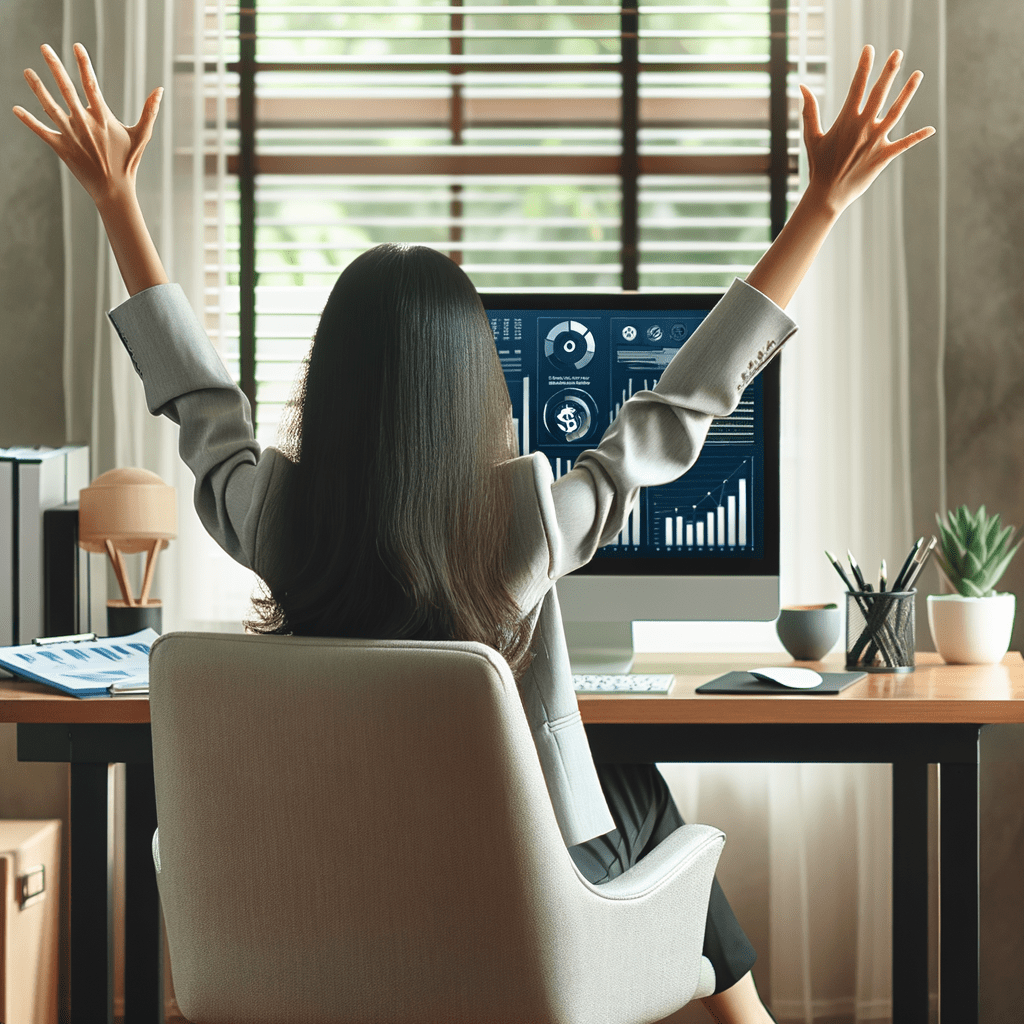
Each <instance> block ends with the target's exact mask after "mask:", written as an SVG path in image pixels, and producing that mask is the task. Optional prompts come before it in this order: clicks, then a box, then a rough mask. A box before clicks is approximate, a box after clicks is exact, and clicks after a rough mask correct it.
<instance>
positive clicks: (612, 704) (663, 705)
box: [580, 654, 1024, 1024]
mask: <svg viewBox="0 0 1024 1024" xmlns="http://www.w3.org/2000/svg"><path fill="white" fill-rule="evenodd" d="M917 661H918V665H917V669H916V671H914V672H913V673H909V674H906V675H881V674H879V675H869V676H868V677H867V678H866V679H864V680H862V681H860V682H858V683H855V684H854V685H853V686H851V687H849V688H848V689H846V690H844V691H843V692H842V693H840V694H837V695H835V696H812V695H810V694H798V693H795V692H794V693H783V694H780V695H778V696H775V695H765V696H750V697H743V696H724V695H723V696H717V695H716V696H711V695H704V694H698V693H695V692H694V691H695V690H696V688H697V687H698V686H700V685H701V684H702V683H705V682H707V681H708V680H709V679H713V678H714V677H715V676H718V675H721V674H722V673H724V672H728V671H731V670H733V669H743V668H750V667H752V666H754V665H757V664H764V665H767V664H782V663H783V658H781V657H778V656H776V657H767V656H758V655H738V656H733V655H728V656H726V655H691V656H685V657H673V656H664V655H661V656H659V655H642V656H639V657H638V658H637V661H636V664H635V666H634V670H635V671H637V672H672V673H674V674H675V676H676V681H675V684H674V685H673V688H672V690H671V691H670V692H669V693H668V695H667V696H661V695H650V694H637V695H630V696H625V695H623V696H618V695H610V694H600V695H588V696H585V697H584V696H581V698H580V709H581V712H582V715H583V721H584V722H585V723H586V724H587V735H588V736H589V738H590V744H591V748H592V750H593V752H594V758H595V760H597V761H618V762H623V763H628V762H633V761H640V762H656V761H661V762H670V761H690V762H705V761H706V762H732V761H737V762H739V761H745V762H773V761H774V762H786V761H788V762H805V763H829V762H831V763H854V764H856V763H883V764H891V765H892V766H893V776H892V782H893V809H892V815H893V966H894V970H893V1020H894V1021H896V1022H898V1024H917V1022H920V1024H927V1021H928V765H929V764H938V765H939V778H940V819H941V829H940V832H939V844H940V854H939V856H940V865H941V866H940V893H941V896H940V914H941V919H942V934H941V939H940V954H939V986H940V991H941V1006H942V1014H943V1019H944V1020H953V1021H956V1022H957V1024H977V1021H978V1003H979V982H980V959H979V951H980V927H979V926H980V910H979V904H980V857H979V845H980V839H981V836H980V822H979V806H980V792H979V783H980V775H979V769H980V766H981V765H982V763H983V761H987V760H1006V759H1010V760H1017V761H1019V760H1022V759H1024V660H1022V659H1021V656H1020V654H1009V655H1007V657H1006V658H1005V659H1004V660H1003V662H1002V664H999V665H981V666H968V665H963V666H954V665H944V664H943V663H942V662H941V660H940V659H939V657H938V655H936V654H919V655H918V656H917ZM811 667H817V668H821V669H823V670H829V669H831V670H833V671H834V670H839V669H841V668H842V659H841V657H840V658H831V659H829V660H828V661H827V662H825V663H821V664H814V665H812V666H811Z"/></svg>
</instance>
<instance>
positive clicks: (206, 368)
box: [107, 284, 237, 414]
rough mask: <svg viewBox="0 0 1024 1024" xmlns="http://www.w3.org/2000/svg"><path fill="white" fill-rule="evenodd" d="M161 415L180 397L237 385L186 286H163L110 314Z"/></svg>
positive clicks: (151, 403) (152, 409)
mask: <svg viewBox="0 0 1024 1024" xmlns="http://www.w3.org/2000/svg"><path fill="white" fill-rule="evenodd" d="M107 315H108V316H109V317H110V322H111V323H112V324H113V325H114V330H116V331H117V334H118V337H119V338H120V339H121V343H122V344H123V345H124V347H125V349H126V351H127V352H128V355H129V356H130V357H131V360H132V364H133V365H134V366H135V370H136V372H137V373H138V374H139V376H140V377H141V378H142V383H143V386H144V387H145V389H146V404H147V405H148V406H149V411H150V412H152V413H154V414H158V413H160V412H161V410H162V409H163V407H164V406H165V405H166V404H167V403H168V402H170V401H173V400H174V399H175V398H180V397H181V396H182V395H185V394H188V393H189V392H192V391H202V390H204V389H207V388H235V387H236V386H237V385H236V384H235V382H234V380H232V378H231V375H230V374H229V373H228V371H227V370H226V369H225V367H224V364H223V363H222V362H221V359H220V356H219V355H218V354H217V351H216V349H214V347H213V345H212V344H210V339H209V337H207V334H206V331H205V330H204V329H203V326H202V324H200V322H199V319H198V317H196V314H195V312H194V311H193V309H192V306H191V305H190V304H189V301H188V299H186V298H185V293H184V292H183V291H182V290H181V286H180V285H177V284H158V285H155V286H154V287H152V288H146V289H145V290H144V291H141V292H139V293H138V294H137V295H133V296H132V297H131V298H130V299H129V300H128V301H127V302H123V303H121V305H120V306H117V307H116V308H115V309H112V310H111V311H110V312H109V313H108V314H107Z"/></svg>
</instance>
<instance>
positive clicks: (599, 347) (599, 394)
mask: <svg viewBox="0 0 1024 1024" xmlns="http://www.w3.org/2000/svg"><path fill="white" fill-rule="evenodd" d="M719 297H720V296H718V295H708V294H705V295H693V294H689V295H687V294H647V293H635V294H626V293H617V294H612V295H598V294H577V295H568V294H525V295H510V294H493V295H484V296H483V300H484V306H485V308H486V309H487V311H488V315H489V317H490V321H491V328H492V330H493V332H494V337H495V342H496V345H497V348H498V354H499V357H500V359H501V365H502V368H503V370H504V372H505V379H506V381H507V383H508V388H509V395H510V397H511V400H512V411H513V417H514V418H515V424H516V432H517V436H518V439H519V449H520V453H521V454H527V453H529V452H533V451H542V452H543V453H544V454H545V455H546V456H547V457H548V459H549V461H550V463H551V467H552V470H553V472H554V474H555V476H556V478H557V477H559V476H561V475H562V474H563V473H565V472H567V471H568V470H569V469H570V468H571V467H572V465H573V463H574V462H575V460H576V458H577V456H578V455H579V454H580V452H582V451H584V450H586V449H587V448H593V447H595V446H596V445H597V444H598V442H599V441H600V439H601V435H602V434H603V433H604V431H605V430H606V429H607V428H608V426H609V424H610V423H611V422H612V421H613V420H614V418H615V416H616V414H617V412H618V410H619V409H620V408H621V407H622V404H623V402H625V401H626V400H627V399H628V398H629V397H630V396H631V395H633V394H635V393H636V392H638V391H644V390H649V389H652V388H653V387H654V386H655V385H656V384H657V382H658V380H659V378H660V376H661V374H662V372H663V371H664V369H665V367H666V366H667V365H668V363H669V361H670V360H671V359H672V357H673V356H674V355H675V354H676V352H678V351H679V349H680V348H682V347H683V346H685V345H686V343H687V341H688V339H689V338H691V337H692V336H693V332H694V331H695V330H696V329H697V327H698V326H699V325H700V323H701V322H702V321H703V319H704V318H705V317H706V316H707V315H708V313H709V312H710V310H711V308H712V306H714V304H715V302H717V300H718V298H719ZM778 390H779V377H778V361H777V360H775V361H774V362H773V363H772V364H770V365H769V367H768V368H767V369H766V371H765V372H764V373H762V374H761V375H759V376H758V377H756V378H755V379H754V380H753V381H752V382H751V384H750V385H749V386H748V387H747V389H746V390H745V391H744V393H743V396H742V398H741V400H740V403H739V406H738V407H737V408H736V410H735V412H733V413H732V415H730V416H728V417H725V418H721V419H715V420H714V421H712V423H711V427H710V429H709V431H708V434H707V439H706V440H705V443H704V447H703V449H702V450H701V452H700V455H699V457H698V458H697V461H696V462H695V463H694V465H693V466H692V467H691V468H690V470H689V471H688V472H687V473H685V474H684V475H683V476H682V477H680V478H679V479H678V480H675V481H673V482H671V483H668V484H664V485H662V486H659V487H647V488H643V489H641V491H640V495H639V499H638V500H637V502H636V504H635V506H634V507H633V510H632V512H631V513H630V516H629V518H628V521H627V522H626V524H625V526H624V528H623V530H622V532H621V533H620V534H619V535H618V536H617V537H616V539H615V540H614V541H613V542H612V543H610V544H607V545H605V546H604V547H603V548H601V549H599V550H598V552H597V554H596V555H595V557H594V559H593V560H592V561H591V562H590V563H589V564H588V565H587V566H584V567H583V568H582V569H580V570H578V571H577V573H576V574H574V575H581V574H582V575H606V576H647V577H650V576H708V575H710V576H749V575H754V576H777V575H778V560H779V548H778V539H779V529H778V509H779V499H778V431H779V424H778ZM668 617H671V616H668Z"/></svg>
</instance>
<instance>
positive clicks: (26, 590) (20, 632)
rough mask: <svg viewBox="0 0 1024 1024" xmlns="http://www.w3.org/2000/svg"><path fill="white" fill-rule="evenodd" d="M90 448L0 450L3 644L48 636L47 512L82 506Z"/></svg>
mask: <svg viewBox="0 0 1024 1024" xmlns="http://www.w3.org/2000/svg"><path fill="white" fill-rule="evenodd" d="M88 484H89V449H88V448H87V447H85V446H84V445H68V446H66V447H63V448H0V548H2V549H3V550H2V552H0V645H9V644H23V643H31V642H32V640H34V639H35V638H36V637H38V636H42V634H43V512H45V511H46V509H48V508H53V507H54V506H55V505H63V504H65V503H66V502H68V501H77V500H78V492H79V491H80V490H81V489H82V488H83V487H87V486H88Z"/></svg>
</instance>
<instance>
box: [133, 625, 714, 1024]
mask: <svg viewBox="0 0 1024 1024" xmlns="http://www.w3.org/2000/svg"><path fill="white" fill-rule="evenodd" d="M150 703H151V714H152V729H153V766H154V774H155V781H156V797H157V818H158V823H159V830H158V833H157V836H156V837H154V857H155V859H156V861H157V872H158V874H157V878H158V882H159V887H160V895H161V902H162V905H163V911H164V916H165V920H166V925H167V935H168V941H169V945H170V956H171V967H172V974H173V979H174V987H175V994H176V997H177V1000H178V1003H179V1005H180V1007H181V1009H182V1011H183V1013H184V1014H185V1015H186V1017H187V1018H188V1019H189V1020H192V1021H195V1022H197V1024H221V1022H223V1024H247V1022H259V1024H292V1022H294V1024H300V1022H301V1024H319V1022H338V1024H341V1022H352V1024H356V1022H358V1024H371V1022H385V1021H388V1022H423V1024H457V1022H466V1024H486V1022H492V1021H493V1022H504V1021H507V1022H516V1024H526V1022H531V1024H543V1022H548V1021H551V1022H555V1021H558V1022H579V1024H583V1022H586V1024H599V1022H602V1021H606V1022H608V1024H612V1022H616V1024H620V1022H621V1024H626V1022H637V1024H639V1022H645V1021H655V1020H658V1019H659V1018H660V1017H663V1016H665V1015H666V1014H667V1013H669V1012H671V1011H672V1010H673V1009H675V1008H676V1007H678V1006H680V1005H682V1004H683V1003H685V1002H687V1001H689V1000H690V999H691V998H692V997H693V996H694V995H695V994H697V995H706V994H709V992H710V991H711V987H712V986H713V983H714V981H713V971H712V970H711V969H710V965H709V964H708V962H707V961H706V960H704V959H703V958H702V957H701V954H700V949H701V943H702V937H703V927H704V918H705V915H706V909H707V901H708V895H709V891H710V886H711V880H712V875H713V872H714V869H715V865H716V863H717V859H718V856H719V853H720V851H721V846H722V842H723V841H724V837H723V836H722V834H721V833H720V832H718V831H717V830H715V829H712V828H708V827H707V826H699V825H698V826H686V827H685V828H683V829H680V830H679V831H678V832H677V833H676V834H675V835H674V836H672V837H670V839H669V840H667V841H666V842H665V843H663V844H661V846H659V847H658V849H657V850H655V851H654V853H652V854H651V855H650V856H649V857H647V858H645V860H644V861H642V862H641V864H640V865H638V866H637V867H636V868H634V869H633V870H632V871H629V872H627V873H626V874H624V875H622V876H621V877H620V878H618V879H615V880H614V881H613V882H609V883H606V884H605V885H601V886H593V885H591V884H589V883H588V882H587V881H585V880H584V879H583V878H582V877H581V876H580V875H579V873H578V872H577V871H576V868H575V866H574V865H573V863H572V860H571V858H570V857H569V855H568V853H567V851H566V849H565V846H564V844H563V842H562V840H561V836H560V834H559V831H558V827H557V824H556V822H555V818H554V813H553V811H552V808H551V803H550V800H549V798H548V795H547V790H546V788H545V784H544V780H543V777H542V774H541V770H540V766H539V762H538V760H537V756H536V752H535V748H534V745H533V742H532V739H531V737H530V735H529V731H528V728H527V725H526V720H525V715H524V713H523V711H522V707H521V703H520V700H519V696H518V693H517V690H516V686H515V683H514V681H513V679H512V677H511V674H510V672H509V669H508V666H507V665H506V664H505V662H504V661H503V660H502V658H501V657H500V656H499V655H498V654H497V653H496V652H495V651H493V650H491V649H490V648H488V647H485V646H483V645H481V644H475V643H435V642H415V641H386V642H377V641H360V640H333V639H313V638H304V637H265V636H260V637H257V636H242V635H216V634H198V633H192V634H188V633H172V634H168V635H166V636H164V637H162V638H161V639H159V640H158V641H157V642H156V643H155V644H154V647H153V652H152V658H151V694H150Z"/></svg>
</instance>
